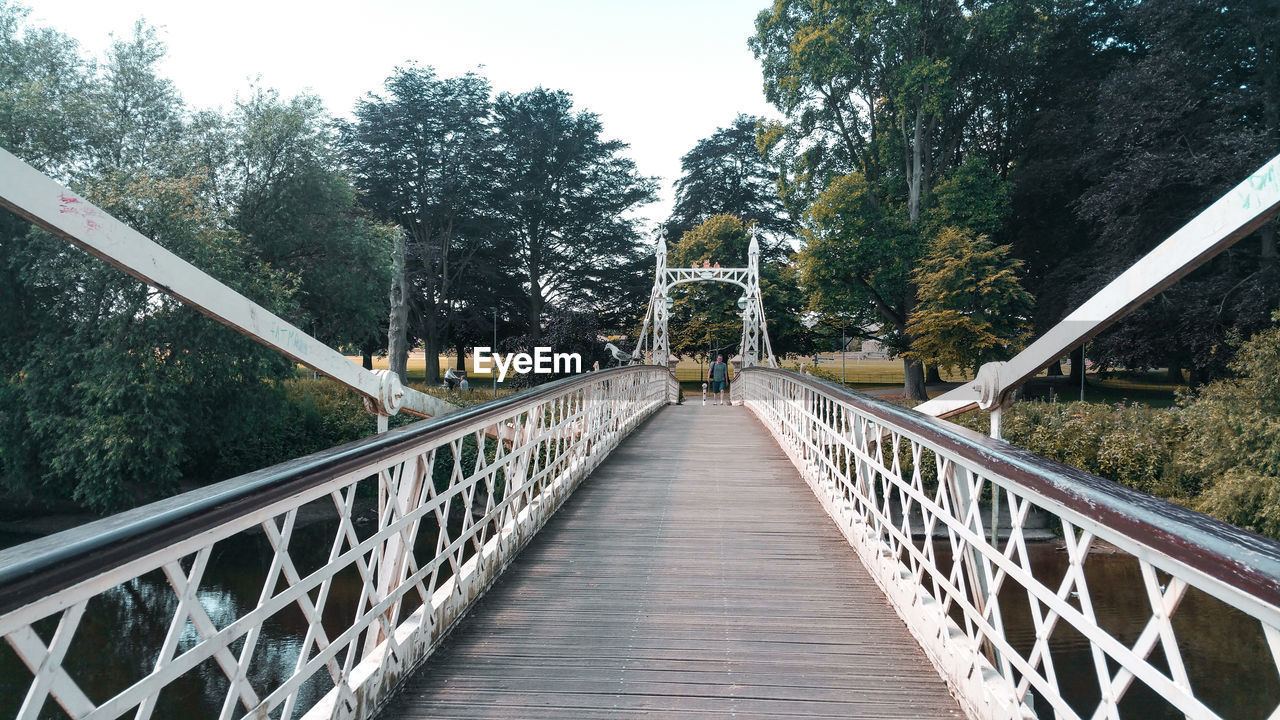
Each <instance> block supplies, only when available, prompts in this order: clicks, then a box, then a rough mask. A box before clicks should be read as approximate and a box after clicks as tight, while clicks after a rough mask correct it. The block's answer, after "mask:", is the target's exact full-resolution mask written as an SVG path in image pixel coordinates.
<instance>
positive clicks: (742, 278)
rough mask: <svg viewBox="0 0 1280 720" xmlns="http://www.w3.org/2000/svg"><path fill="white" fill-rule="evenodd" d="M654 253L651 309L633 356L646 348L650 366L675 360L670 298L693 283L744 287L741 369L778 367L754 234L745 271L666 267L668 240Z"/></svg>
mask: <svg viewBox="0 0 1280 720" xmlns="http://www.w3.org/2000/svg"><path fill="white" fill-rule="evenodd" d="M655 254H656V261H657V267H656V270H655V272H654V280H653V291H652V292H651V293H650V294H649V307H648V309H647V310H646V311H645V316H644V324H643V326H642V327H641V330H640V340H639V342H638V343H637V344H636V349H635V351H634V352H633V353H632V357H634V358H640V357H642V356H643V354H644V352H645V349H646V345H647V347H648V350H649V352H650V354H651V355H650V363H651V364H653V365H669V364H671V363H672V361H673V360H674V359H676V358H672V357H671V349H670V348H671V346H670V343H669V340H668V337H667V323H668V320H669V319H670V317H671V308H672V307H673V306H674V305H675V299H674V298H672V296H671V291H672V289H674V288H675V287H677V286H679V285H686V284H691V283H708V282H711V283H728V284H730V285H737V286H738V287H740V288H742V296H741V297H739V298H738V310H740V311H741V312H742V339H741V341H740V342H739V345H738V352H739V354H740V357H741V367H744V368H748V367H755V366H757V365H761V364H764V365H767V366H768V367H771V368H776V367H777V366H778V363H777V361H776V360H775V359H774V356H773V346H772V345H771V344H770V342H769V330H768V327H767V326H766V324H765V316H764V298H763V297H762V296H761V294H760V243H759V241H758V240H757V236H756V233H755V232H753V233H752V235H751V245H750V246H749V248H748V249H747V266H746V267H744V268H742V267H738V268H722V267H719V266H718V264H717V266H716V267H711V265H710V261H705V262H704V263H703V264H702V265H698V264H696V263H695V264H694V265H693V266H692V267H667V242H666V238H659V239H658V243H657V251H656V253H655ZM651 330H652V333H651V332H650V331H651ZM762 352H763V358H762V357H761V353H762Z"/></svg>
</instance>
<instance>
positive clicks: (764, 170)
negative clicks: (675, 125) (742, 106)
mask: <svg viewBox="0 0 1280 720" xmlns="http://www.w3.org/2000/svg"><path fill="white" fill-rule="evenodd" d="M760 128H761V120H760V118H756V117H752V116H749V115H739V116H738V117H737V118H735V119H734V121H733V124H732V125H730V126H729V127H724V128H719V129H717V130H716V131H715V132H714V133H712V134H711V135H710V136H709V137H706V138H704V139H702V140H699V141H698V144H697V145H695V146H694V148H693V149H692V150H690V151H689V152H687V153H685V155H684V156H683V157H681V158H680V179H679V180H677V181H676V187H675V190H676V198H675V207H673V208H672V210H671V217H670V218H669V219H668V220H667V222H666V225H665V230H666V233H667V237H668V238H669V239H671V240H678V239H679V238H680V236H681V235H683V234H684V233H685V232H687V231H689V230H692V229H693V228H694V227H695V226H696V225H698V224H699V223H701V222H703V221H705V220H707V219H708V218H711V217H712V216H715V215H722V214H723V215H734V216H736V217H738V218H741V219H742V220H743V221H745V222H748V223H754V224H755V225H756V226H757V227H759V228H760V229H761V230H763V231H764V232H766V233H768V234H769V235H770V236H771V239H773V240H774V243H770V244H775V243H777V242H779V241H780V240H781V239H782V238H784V237H785V236H787V235H790V234H791V233H792V231H793V223H792V222H791V220H790V218H789V216H788V215H787V213H785V211H784V209H783V205H782V201H781V199H780V198H779V197H778V189H777V174H778V173H777V170H776V169H775V168H774V167H773V166H772V165H771V163H770V162H769V161H768V160H767V159H766V157H765V156H764V155H762V154H761V149H760V147H759V146H758V145H757V141H756V133H757V132H758V131H759V129H760ZM765 142H766V145H765V147H767V140H766V141H765ZM762 251H763V254H765V255H767V254H769V253H768V249H767V248H762Z"/></svg>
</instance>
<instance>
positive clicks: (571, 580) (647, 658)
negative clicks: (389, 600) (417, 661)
mask: <svg viewBox="0 0 1280 720" xmlns="http://www.w3.org/2000/svg"><path fill="white" fill-rule="evenodd" d="M695 402H696V401H695ZM640 715H649V716H653V717H682V716H685V717H689V716H726V717H727V716H731V715H736V716H737V717H741V718H765V717H843V718H863V719H870V718H910V719H912V720H919V719H923V718H959V717H963V715H962V713H961V712H960V709H959V707H958V705H957V703H956V702H955V700H954V699H953V698H952V697H951V696H950V694H949V693H948V691H947V687H946V685H945V684H944V683H943V681H942V679H941V678H940V677H939V676H938V673H937V671H936V670H934V668H933V666H932V665H931V664H930V663H929V661H928V660H927V659H926V658H925V656H924V653H923V652H922V651H921V650H920V648H919V646H918V645H917V644H916V643H915V641H914V640H913V639H912V637H911V636H910V634H909V633H908V632H907V629H906V627H905V626H904V625H903V623H902V621H901V620H900V619H899V618H898V616H897V615H896V614H894V611H893V610H892V609H891V608H890V606H889V604H888V602H887V601H886V600H885V598H884V596H883V595H881V594H880V592H879V590H878V589H877V588H876V586H875V584H874V583H873V582H872V581H871V579H870V578H869V577H868V576H867V574H866V571H865V570H863V568H862V565H861V564H860V563H859V562H858V560H857V558H856V557H855V556H854V553H853V551H852V550H851V549H850V548H849V546H848V545H847V544H846V543H845V541H844V539H843V538H842V537H841V536H840V534H839V533H838V532H837V530H836V528H835V526H834V525H833V524H832V522H831V520H830V519H828V518H827V517H826V515H825V514H824V513H823V510H822V508H821V507H820V506H819V504H818V501H817V500H816V499H815V498H814V497H813V495H812V493H811V492H810V491H809V488H808V487H807V486H806V485H805V484H804V482H803V481H802V480H801V479H800V477H799V475H798V474H797V473H796V470H795V468H794V467H793V466H792V465H791V463H790V462H789V461H788V460H787V458H786V456H785V455H784V454H783V453H782V451H781V450H780V449H779V448H778V446H777V444H776V443H775V442H774V440H773V438H772V437H771V436H770V435H769V434H768V433H767V431H766V430H765V429H764V428H763V427H762V426H761V425H760V424H759V423H758V422H757V420H756V419H755V417H754V416H753V415H752V414H751V413H750V412H749V411H747V410H745V409H744V408H741V407H714V406H707V407H702V406H701V405H699V404H691V405H684V406H669V407H667V408H665V409H663V410H661V411H659V413H658V414H657V415H656V416H655V417H653V418H652V419H650V420H649V421H648V422H647V423H646V424H645V425H643V426H642V427H640V428H639V429H638V430H637V431H636V432H635V433H634V434H633V435H632V436H631V437H630V438H628V439H627V440H626V441H625V442H624V443H623V445H622V446H621V447H619V448H618V449H617V450H615V451H614V452H613V454H612V455H611V456H610V457H609V459H608V460H607V461H606V462H605V463H604V464H602V465H601V466H600V467H599V468H598V469H597V470H596V471H595V473H594V474H593V475H592V476H591V477H590V478H588V479H587V481H586V482H585V483H584V484H583V485H582V487H580V488H579V489H578V491H577V492H576V493H575V495H574V496H573V497H572V498H571V499H570V500H569V501H568V503H567V504H566V505H565V506H564V507H563V508H562V509H561V510H560V512H559V513H558V514H557V515H556V516H555V517H554V518H552V520H551V521H550V522H549V523H548V524H547V526H546V527H545V528H543V530H542V531H541V532H540V533H539V534H538V536H537V537H536V538H535V539H534V540H533V542H532V543H531V544H530V546H529V547H528V548H526V549H525V551H524V552H523V553H522V554H521V555H520V556H519V557H518V558H517V559H516V561H515V563H514V564H513V565H512V567H511V568H510V569H508V571H507V573H506V574H505V575H504V576H503V577H502V578H501V579H500V580H499V581H498V583H497V584H496V585H495V586H494V588H493V589H492V590H491V591H490V592H489V593H488V594H487V595H486V596H485V597H484V598H483V599H482V600H481V601H480V603H479V605H478V606H477V607H476V609H475V610H474V611H473V612H472V614H471V616H470V617H468V618H466V619H464V620H463V622H462V623H461V625H460V626H459V627H458V628H457V629H456V630H455V631H454V632H453V634H452V635H451V636H450V637H449V638H447V639H446V640H445V642H444V644H443V645H442V647H441V648H440V649H439V650H437V652H436V653H435V655H434V656H433V657H432V658H431V659H430V660H429V661H428V662H427V664H426V665H425V666H424V667H422V668H421V669H419V671H418V672H417V673H416V675H415V676H414V677H412V678H411V679H410V680H409V681H407V682H406V683H405V686H404V689H403V692H402V693H401V694H400V695H399V696H398V697H397V698H396V699H395V700H394V701H393V702H392V704H391V705H390V706H388V708H387V709H386V710H385V711H384V713H383V715H382V717H384V718H444V717H457V718H480V717H493V718H499V717H500V718H535V717H537V718H581V717H619V718H621V717H636V716H640Z"/></svg>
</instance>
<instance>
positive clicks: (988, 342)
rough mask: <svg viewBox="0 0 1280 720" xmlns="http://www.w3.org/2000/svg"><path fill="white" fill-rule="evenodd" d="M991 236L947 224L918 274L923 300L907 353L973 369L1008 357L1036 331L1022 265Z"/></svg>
mask: <svg viewBox="0 0 1280 720" xmlns="http://www.w3.org/2000/svg"><path fill="white" fill-rule="evenodd" d="M1008 254H1009V246H1007V245H1002V246H1000V247H996V246H994V245H992V243H991V241H990V240H988V239H987V236H985V235H979V236H977V237H974V235H973V234H972V233H971V232H969V231H966V230H960V229H957V228H954V227H944V228H942V229H941V230H939V231H938V234H937V235H936V236H935V237H934V239H933V241H932V242H931V243H930V244H929V252H928V254H927V255H926V256H925V258H924V260H923V261H922V262H921V264H920V265H919V266H917V267H916V269H915V272H914V273H913V278H914V279H915V282H916V285H917V287H918V288H919V297H920V299H919V304H917V305H916V307H915V308H914V309H913V310H912V312H911V319H910V321H909V322H908V323H907V331H908V332H909V333H910V334H911V336H912V341H911V350H910V351H909V352H907V353H905V354H906V356H907V357H912V358H915V359H917V360H920V361H921V362H924V363H928V364H929V365H933V366H936V367H943V368H948V369H954V368H956V367H957V366H958V367H965V368H972V369H973V370H974V372H977V370H978V368H979V367H981V366H982V365H983V364H984V363H987V362H990V361H993V360H1004V359H1007V358H1009V357H1011V356H1012V355H1013V353H1015V352H1016V351H1018V350H1020V349H1022V345H1023V342H1024V341H1025V340H1026V338H1027V336H1028V335H1029V334H1030V330H1031V325H1030V322H1029V321H1028V320H1027V317H1028V315H1029V314H1030V312H1031V304H1032V300H1031V295H1029V294H1028V293H1027V291H1026V290H1023V289H1022V285H1021V283H1019V282H1018V277H1017V270H1018V267H1019V266H1020V265H1021V263H1020V262H1018V261H1016V260H1011V259H1009V257H1008Z"/></svg>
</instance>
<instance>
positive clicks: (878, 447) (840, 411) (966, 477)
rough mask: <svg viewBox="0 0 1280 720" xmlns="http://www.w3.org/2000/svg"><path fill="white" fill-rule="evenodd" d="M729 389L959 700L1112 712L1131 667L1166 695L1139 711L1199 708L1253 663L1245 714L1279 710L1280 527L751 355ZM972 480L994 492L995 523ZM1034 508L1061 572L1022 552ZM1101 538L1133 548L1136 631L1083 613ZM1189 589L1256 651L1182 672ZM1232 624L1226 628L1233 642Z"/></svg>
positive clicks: (987, 714)
mask: <svg viewBox="0 0 1280 720" xmlns="http://www.w3.org/2000/svg"><path fill="white" fill-rule="evenodd" d="M735 392H737V393H741V397H742V398H743V399H744V400H745V405H746V406H747V407H748V408H750V409H751V410H752V411H753V412H754V413H755V414H756V415H757V416H758V417H759V418H760V420H761V422H762V423H763V424H764V425H765V427H767V428H769V429H770V431H771V432H772V433H773V434H774V436H775V437H776V438H777V440H778V443H779V444H780V445H781V446H782V448H783V449H784V450H785V451H786V452H787V454H788V455H789V456H790V457H791V459H792V461H793V462H794V464H795V465H796V467H797V468H798V469H799V470H800V473H801V475H802V476H803V477H804V479H805V480H806V482H808V483H809V485H810V486H811V487H812V489H813V491H814V493H815V494H816V495H817V496H818V498H819V500H820V501H821V502H822V504H823V506H824V507H825V508H826V510H827V512H828V513H829V514H830V515H831V517H832V519H834V520H835V522H836V524H837V525H838V526H839V528H840V530H841V531H842V532H843V534H844V535H845V537H846V538H847V539H848V541H849V543H850V544H851V545H852V546H853V547H854V549H855V550H856V551H857V553H858V555H859V556H860V558H861V560H862V562H863V564H864V565H865V566H866V567H867V570H868V571H869V572H870V574H871V575H872V577H873V578H874V579H875V581H876V582H877V583H878V584H879V585H880V587H881V588H882V589H883V590H884V592H885V594H886V595H887V596H888V598H889V600H890V601H891V603H892V604H893V605H894V607H895V608H896V610H897V612H898V613H899V615H900V616H901V617H902V618H903V620H904V621H905V622H906V624H907V626H908V627H909V628H910V629H911V632H912V633H913V635H914V636H915V637H916V638H917V640H918V641H919V642H920V645H921V646H922V647H923V649H924V650H925V653H926V654H927V655H928V656H929V658H930V659H931V660H932V661H933V663H934V664H935V666H937V668H938V670H939V672H940V674H942V676H943V677H944V678H946V679H947V681H948V682H949V683H950V684H951V686H952V688H953V690H954V692H955V694H956V696H957V698H958V699H959V700H960V702H961V704H962V706H963V707H964V709H965V711H966V712H967V713H968V714H969V716H970V717H972V718H1026V717H1033V716H1034V714H1033V713H1036V711H1038V715H1039V717H1054V718H1088V719H1091V720H1099V719H1103V718H1120V717H1126V716H1128V715H1126V713H1127V710H1126V707H1130V706H1131V705H1132V703H1130V704H1129V705H1126V706H1122V703H1123V702H1124V700H1125V698H1126V695H1128V694H1130V690H1131V689H1132V688H1133V687H1134V686H1135V685H1136V684H1143V685H1145V686H1146V687H1147V688H1149V689H1150V690H1151V691H1154V693H1155V695H1156V696H1157V702H1160V701H1159V698H1163V702H1165V703H1167V704H1168V706H1170V707H1168V708H1166V709H1165V710H1164V711H1163V712H1164V713H1165V714H1159V713H1156V714H1150V715H1142V717H1166V716H1168V717H1175V716H1176V717H1182V716H1185V717H1187V718H1219V717H1224V716H1230V713H1227V712H1224V711H1223V710H1222V709H1221V708H1220V707H1211V705H1212V704H1213V703H1211V702H1210V700H1209V699H1208V698H1207V695H1212V694H1213V693H1212V692H1208V693H1206V691H1211V690H1213V687H1212V686H1214V685H1219V684H1222V683H1225V682H1227V681H1228V680H1229V679H1230V677H1229V676H1230V675H1233V674H1235V675H1239V674H1240V670H1241V667H1244V668H1245V669H1247V670H1252V671H1256V673H1257V675H1256V676H1257V677H1258V678H1261V679H1262V680H1263V682H1259V683H1257V684H1251V685H1250V686H1248V687H1245V688H1242V689H1238V690H1237V692H1240V693H1244V694H1249V693H1253V694H1258V693H1263V694H1264V696H1263V697H1253V698H1250V702H1251V704H1252V705H1253V706H1254V709H1255V710H1257V709H1258V708H1259V707H1260V708H1261V711H1262V713H1263V714H1258V715H1252V714H1250V716H1255V717H1270V718H1277V717H1280V708H1278V707H1277V705H1278V704H1280V689H1277V687H1276V685H1275V682H1274V679H1275V677H1276V675H1275V672H1273V671H1271V670H1270V667H1271V665H1273V664H1275V665H1276V667H1277V669H1278V670H1280V544H1277V543H1275V542H1273V541H1271V540H1268V539H1265V538H1262V537H1260V536H1257V535H1253V534H1251V533H1247V532H1244V531H1241V530H1238V529H1236V528H1233V527H1231V526H1229V525H1227V524H1225V523H1221V522H1218V521H1216V520H1213V519H1211V518H1208V517H1206V516H1203V515H1200V514H1199V513H1195V512H1192V511H1190V510H1187V509H1185V508H1182V507H1179V506H1177V505H1173V504H1171V503H1167V502H1165V501H1163V500H1159V499H1157V498H1154V497H1151V496H1149V495H1146V494H1144V493H1140V492H1137V491H1134V490H1130V489H1128V488H1125V487H1122V486H1119V485H1117V484H1115V483H1112V482H1110V481H1108V480H1104V479H1102V478H1099V477H1096V476H1093V475H1089V474H1088V473H1084V472H1081V471H1078V470H1075V469H1073V468H1068V467H1066V466H1062V465H1059V464H1057V463H1054V462H1052V461H1049V460H1047V459H1045V458H1041V457H1039V456H1037V455H1034V454H1032V453H1029V452H1026V451H1022V450H1019V449H1017V448H1014V447H1012V446H1010V445H1008V444H1007V443H1003V442H1000V441H998V440H993V439H990V438H987V437H984V436H982V435H980V434H978V433H974V432H971V431H968V430H966V429H964V428H961V427H959V426H956V425H953V424H951V423H949V422H946V421H942V420H937V419H934V418H930V417H926V416H924V415H922V414H920V413H917V412H914V411H911V410H907V409H905V408H900V407H897V406H895V405H892V404H889V403H886V402H884V401H880V400H876V399H874V398H871V397H868V396H865V395H862V394H860V393H855V392H851V391H848V390H847V389H845V388H843V387H841V386H839V385H835V384H832V383H826V382H824V381H821V380H817V379H814V378H812V377H808V376H801V375H797V374H795V373H791V372H786V371H779V370H769V369H762V368H756V369H748V370H744V371H743V372H742V374H741V377H740V378H739V379H738V381H737V382H736V383H735ZM984 493H985V494H992V493H994V494H998V495H999V496H1000V497H1001V499H1003V500H1004V503H1005V504H1006V506H1007V508H1008V516H1006V518H1005V520H1004V521H1003V523H1002V528H1001V531H1000V534H998V535H997V536H996V538H994V539H993V538H992V537H991V530H992V528H991V524H992V522H991V521H992V518H991V517H989V516H988V514H987V509H986V507H984V506H983V505H982V504H981V503H980V498H981V497H982V496H983V495H984ZM1033 516H1038V519H1039V520H1040V521H1044V520H1045V519H1046V518H1047V519H1048V525H1049V527H1051V528H1052V529H1054V530H1055V531H1056V532H1057V533H1058V536H1059V538H1060V539H1059V541H1060V542H1061V543H1062V544H1063V546H1064V549H1065V552H1066V555H1067V561H1068V562H1067V564H1066V570H1065V572H1063V573H1061V574H1058V575H1055V574H1054V573H1050V572H1046V571H1045V570H1044V569H1042V568H1037V567H1036V566H1035V565H1034V564H1033V563H1032V557H1031V555H1030V554H1029V552H1028V539H1027V535H1028V534H1029V533H1028V532H1027V527H1028V526H1029V524H1030V522H1029V518H1031V517H1033ZM935 537H937V538H938V539H937V540H935V539H934V538H935ZM1101 547H1106V548H1108V549H1109V550H1115V551H1120V552H1124V553H1129V554H1131V555H1132V556H1133V557H1134V558H1135V559H1136V563H1137V566H1138V569H1139V573H1138V575H1139V576H1140V580H1138V579H1135V580H1134V581H1133V584H1134V585H1136V586H1138V587H1134V588H1133V590H1134V593H1133V595H1134V599H1133V600H1131V601H1129V602H1132V603H1137V605H1138V606H1141V607H1142V611H1143V615H1142V617H1147V618H1148V619H1146V621H1145V625H1144V626H1142V629H1141V631H1140V632H1134V631H1131V632H1128V633H1125V632H1118V631H1117V630H1116V629H1115V628H1114V627H1108V623H1105V622H1102V621H1101V619H1100V613H1098V612H1095V610H1098V609H1100V606H1095V601H1097V600H1098V599H1099V598H1101V597H1102V596H1103V595H1104V594H1106V593H1107V591H1108V590H1109V588H1090V586H1089V584H1088V581H1087V579H1086V574H1085V572H1084V567H1085V566H1086V563H1087V562H1088V559H1089V557H1090V551H1091V549H1092V550H1095V551H1096V550H1097V549H1099V548H1101ZM953 559H954V561H953ZM1199 593H1204V594H1207V595H1208V596H1212V598H1216V599H1217V601H1220V602H1221V603H1225V604H1226V605H1227V606H1230V607H1231V608H1235V609H1236V610H1238V611H1239V612H1241V613H1244V614H1245V615H1247V616H1248V617H1249V618H1252V619H1253V620H1252V621H1250V620H1247V618H1246V619H1245V620H1246V622H1248V623H1250V624H1251V628H1252V631H1253V633H1254V634H1255V635H1257V636H1259V638H1258V645H1259V646H1260V650H1259V652H1260V653H1261V655H1262V656H1261V657H1254V658H1249V657H1238V658H1235V659H1233V663H1234V667H1224V668H1218V669H1214V670H1213V671H1211V672H1210V673H1209V674H1210V677H1209V678H1208V679H1206V678H1204V677H1196V678H1193V677H1192V675H1191V674H1189V673H1188V671H1187V666H1188V662H1187V661H1192V660H1197V658H1195V657H1193V656H1192V655H1191V654H1189V653H1187V652H1186V648H1187V647H1190V646H1191V642H1190V639H1189V638H1188V637H1187V633H1189V632H1191V631H1190V630H1188V623H1187V622H1185V620H1187V618H1182V617H1180V616H1179V615H1178V610H1179V608H1180V607H1181V606H1183V605H1184V603H1183V600H1184V599H1186V598H1188V597H1190V596H1191V595H1193V594H1195V595H1196V598H1197V604H1199V605H1201V606H1203V605H1204V603H1200V602H1198V601H1199V600H1202V599H1203V600H1205V601H1206V602H1209V603H1216V601H1214V600H1212V599H1211V598H1205V597H1203V596H1202V595H1200V594H1199ZM1218 607H1220V613H1221V614H1222V615H1225V614H1229V613H1231V610H1229V609H1228V608H1225V607H1221V605H1218ZM1147 611H1149V616H1148V615H1147V614H1146V612H1147ZM1014 612H1017V613H1019V614H1020V616H1022V617H1025V615H1026V614H1028V613H1029V615H1030V624H1031V625H1032V626H1033V628H1034V633H1023V634H1022V636H1021V637H1019V638H1016V639H1015V638H1011V637H1009V636H1006V634H1005V632H1004V621H1005V619H1006V618H1011V617H1012V613H1014ZM1255 621H1256V624H1252V623H1253V622H1255ZM1200 630H1201V631H1202V632H1203V631H1204V628H1203V627H1201V628H1200ZM1180 631H1182V634H1180ZM1209 632H1210V633H1213V632H1217V631H1216V630H1213V629H1211V630H1209ZM1076 633H1078V636H1083V639H1084V641H1085V642H1086V643H1087V645H1088V649H1089V653H1090V654H1091V660H1092V662H1087V661H1086V662H1087V664H1088V665H1089V666H1090V667H1089V670H1088V674H1089V675H1094V676H1096V678H1093V679H1090V678H1083V680H1084V682H1083V683H1082V682H1081V680H1082V678H1080V677H1078V674H1079V672H1080V671H1079V670H1078V669H1077V670H1076V671H1075V672H1076V674H1077V676H1076V677H1070V678H1067V677H1064V674H1065V671H1063V670H1062V669H1059V668H1055V657H1054V655H1055V653H1057V652H1058V647H1057V643H1059V642H1061V641H1063V640H1064V638H1067V639H1069V638H1068V636H1070V637H1078V636H1076V635H1075V634H1076ZM1135 636H1136V639H1135ZM1261 637H1265V640H1262V639H1261ZM1246 640H1247V638H1233V641H1234V642H1239V643H1241V646H1242V647H1243V645H1245V644H1246ZM1051 651H1052V652H1051ZM1267 678H1270V679H1271V682H1270V683H1268V682H1265V680H1266V679H1267ZM1082 686H1083V687H1085V688H1086V689H1085V690H1081V687H1082ZM1033 706H1034V709H1033ZM1144 712H1152V710H1151V709H1150V708H1146V709H1145V710H1144ZM1220 713H1221V714H1220Z"/></svg>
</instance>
